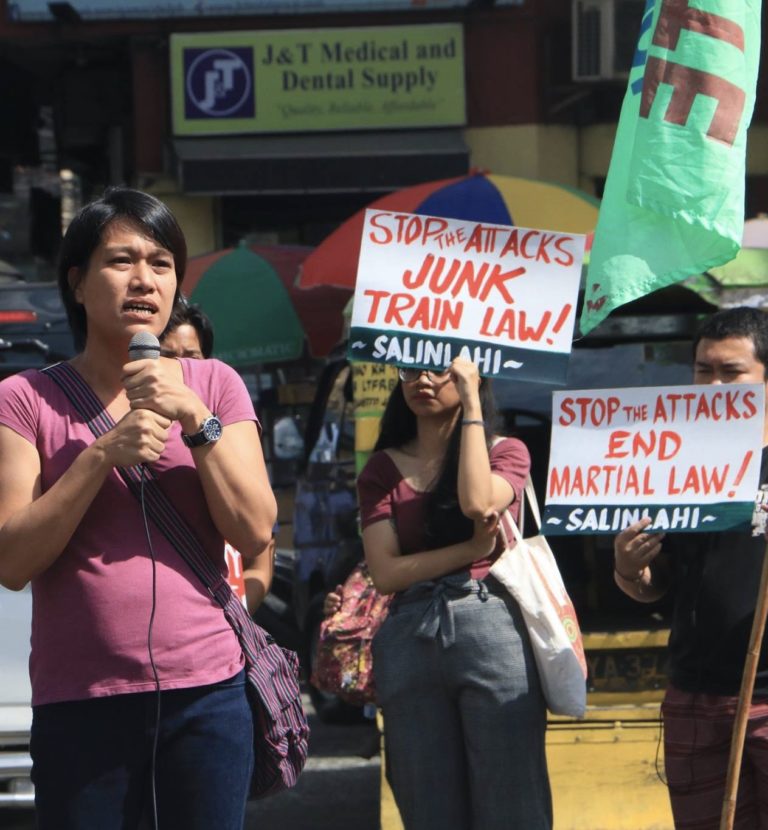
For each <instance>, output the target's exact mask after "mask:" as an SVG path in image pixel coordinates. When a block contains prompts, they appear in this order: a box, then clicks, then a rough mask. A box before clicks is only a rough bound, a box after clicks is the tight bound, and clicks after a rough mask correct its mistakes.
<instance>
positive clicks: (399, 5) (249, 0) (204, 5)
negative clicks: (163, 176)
mask: <svg viewBox="0 0 768 830" xmlns="http://www.w3.org/2000/svg"><path fill="white" fill-rule="evenodd" d="M470 2H471V0H418V2H414V0H291V2H290V3H287V2H286V0H238V2H232V0H205V2H200V0H173V2H163V1H162V0H133V2H130V0H72V2H70V3H67V4H66V5H67V6H69V7H70V10H71V11H70V12H69V13H70V14H74V15H78V16H79V17H81V18H82V19H83V20H123V19H135V20H140V19H150V18H154V19H158V18H171V17H211V16H214V15H215V16H217V17H221V16H232V17H236V16H242V15H248V14H251V15H252V14H308V13H310V12H311V13H316V12H374V11H424V10H425V9H451V8H462V7H464V6H467V5H469V3H470ZM522 3H523V0H496V5H497V6H520V5H522ZM49 5H50V4H49V3H48V2H47V0H17V2H9V3H8V19H9V20H18V21H46V20H53V19H54V14H53V13H52V12H51V10H50V8H49ZM59 5H65V4H59Z"/></svg>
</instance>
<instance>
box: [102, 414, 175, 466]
mask: <svg viewBox="0 0 768 830" xmlns="http://www.w3.org/2000/svg"><path fill="white" fill-rule="evenodd" d="M170 427H171V421H170V420H169V419H168V418H166V417H164V416H163V415H159V414H158V413H157V412H153V411H152V410H150V409H134V410H132V411H131V412H128V413H127V414H126V415H125V416H123V417H122V418H121V419H120V420H119V421H118V422H117V424H115V426H114V427H113V428H112V429H111V430H110V431H109V432H108V433H106V434H105V435H102V436H101V437H100V438H97V439H96V441H95V442H94V446H95V447H99V448H100V449H101V450H102V451H103V452H104V455H105V457H106V459H107V461H108V462H109V463H110V464H111V466H113V467H133V466H135V465H137V464H147V463H151V462H153V461H157V459H158V458H160V456H161V455H162V453H163V450H164V449H165V442H166V441H167V440H168V433H169V431H170Z"/></svg>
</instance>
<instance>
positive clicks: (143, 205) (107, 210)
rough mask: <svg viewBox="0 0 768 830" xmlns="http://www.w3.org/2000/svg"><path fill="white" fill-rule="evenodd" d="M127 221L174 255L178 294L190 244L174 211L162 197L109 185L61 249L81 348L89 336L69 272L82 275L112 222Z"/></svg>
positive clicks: (62, 283) (66, 294) (67, 302)
mask: <svg viewBox="0 0 768 830" xmlns="http://www.w3.org/2000/svg"><path fill="white" fill-rule="evenodd" d="M120 220H125V221H126V222H130V223H132V224H134V225H137V226H138V227H139V228H141V230H142V231H143V232H144V233H145V234H146V235H147V237H148V238H149V239H153V240H154V241H155V242H157V243H158V244H159V245H162V247H163V248H166V249H167V250H168V251H170V252H171V253H172V254H173V262H174V266H175V269H176V278H177V287H176V291H177V296H178V291H179V287H180V286H181V282H182V280H183V279H184V272H185V271H186V268H187V243H186V240H185V239H184V233H183V231H182V230H181V228H180V227H179V223H178V222H177V221H176V217H175V216H174V215H173V213H171V210H170V209H169V208H168V207H167V206H166V205H165V204H163V203H162V202H161V201H160V200H159V199H157V198H155V197H154V196H150V195H149V193H143V192H142V191H141V190H133V189H132V188H130V187H109V188H107V190H105V191H104V195H103V196H102V197H101V198H100V199H96V200H95V201H93V202H91V203H90V204H87V205H86V206H85V207H84V208H82V209H81V210H80V212H79V213H78V214H77V215H76V216H75V218H74V219H73V220H72V222H71V223H70V225H69V227H68V228H67V232H66V233H65V234H64V239H63V240H62V243H61V248H60V250H59V261H58V268H57V271H58V281H59V293H60V294H61V299H62V301H63V303H64V308H65V309H66V312H67V319H68V320H69V327H70V329H72V334H73V335H74V339H75V345H76V346H77V348H78V349H82V348H83V346H84V345H85V341H86V338H87V336H88V325H87V320H86V316H85V309H84V308H83V306H82V305H81V304H80V303H78V302H77V300H76V299H75V292H74V288H75V286H72V285H70V282H69V272H70V270H71V269H72V268H76V269H77V270H78V271H79V272H80V274H81V276H82V275H83V274H84V273H85V271H86V269H87V268H88V263H89V262H90V260H91V256H92V254H93V252H94V251H95V250H96V248H97V247H98V246H99V243H100V242H101V239H102V237H103V235H104V229H105V228H106V227H107V226H108V225H109V224H110V223H112V222H115V221H120Z"/></svg>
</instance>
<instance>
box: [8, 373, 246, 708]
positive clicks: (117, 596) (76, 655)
mask: <svg viewBox="0 0 768 830" xmlns="http://www.w3.org/2000/svg"><path fill="white" fill-rule="evenodd" d="M181 365H182V367H183V372H184V382H185V383H186V385H187V386H189V387H190V388H191V389H193V390H194V391H195V392H196V393H197V394H198V395H199V397H200V398H201V400H203V401H204V402H205V403H206V404H207V406H208V407H209V408H210V410H211V411H212V412H215V413H216V414H217V415H218V416H219V418H221V420H222V423H223V424H224V426H225V428H226V425H227V424H232V423H235V422H237V421H253V420H256V415H255V413H254V410H253V404H252V403H251V399H250V396H249V395H248V391H247V390H246V388H245V385H244V384H243V382H242V380H241V378H240V377H239V376H238V374H237V373H236V372H235V371H234V370H233V369H231V368H230V367H229V366H227V365H226V364H224V363H221V362H219V361H217V360H186V359H182V360H181ZM0 424H4V425H5V426H8V427H10V428H11V429H13V430H14V431H15V432H17V433H18V434H19V435H21V436H22V437H23V438H25V439H26V440H28V441H29V442H30V443H32V444H34V445H35V447H37V450H38V453H39V455H40V463H41V468H42V489H43V491H44V492H45V491H46V490H48V489H49V488H50V487H51V486H52V485H53V484H54V482H56V480H57V479H58V478H59V477H60V476H61V475H62V474H63V473H64V472H65V471H66V470H67V469H68V468H69V466H70V465H71V463H72V462H73V461H74V459H75V458H76V457H77V455H78V454H79V453H80V452H81V451H82V450H83V449H84V448H85V447H86V446H88V445H90V444H92V443H93V441H94V440H95V439H94V438H93V435H92V434H91V431H90V430H89V428H88V427H87V425H86V424H85V423H83V422H82V420H81V418H80V416H79V415H78V414H77V413H76V412H75V411H74V409H73V407H72V405H71V404H70V403H69V400H68V399H67V397H66V396H65V395H64V393H63V392H62V391H61V390H60V389H59V387H58V386H57V385H56V384H55V383H54V381H53V380H51V379H50V378H48V377H47V376H46V375H44V374H42V373H40V372H38V371H37V370H31V371H26V372H22V373H21V374H18V375H14V376H12V377H9V378H6V379H5V380H4V381H3V382H2V383H0ZM152 468H153V470H154V471H155V473H156V474H157V476H158V479H159V481H160V485H161V487H162V488H163V490H164V491H165V493H166V495H168V496H169V498H170V499H171V500H172V501H173V503H174V505H175V506H176V508H177V509H178V510H179V512H180V513H181V514H182V515H183V516H184V518H185V519H186V520H187V522H188V523H189V525H190V526H191V527H192V529H193V530H194V532H195V534H196V535H197V538H198V539H199V541H200V542H201V544H202V546H203V547H204V548H205V550H206V551H207V552H208V553H209V555H211V556H212V557H213V558H214V560H215V559H216V558H218V560H219V562H220V563H221V565H220V568H221V573H222V576H224V577H226V564H225V559H224V539H223V538H222V536H221V534H220V533H219V532H218V530H217V529H216V527H215V526H214V524H213V520H212V519H211V516H210V513H209V511H208V506H207V503H206V501H205V496H204V494H203V490H202V486H201V484H200V479H199V477H198V475H197V472H196V470H195V465H194V461H193V459H192V454H191V452H190V450H189V449H188V448H187V447H185V446H184V443H183V442H182V440H181V427H180V425H179V424H178V422H176V423H174V424H173V425H172V427H171V433H170V437H169V440H168V443H167V444H166V447H165V451H164V452H163V455H162V456H161V457H160V459H159V460H158V461H157V462H156V463H154V464H153V465H152ZM150 529H151V538H152V545H153V547H154V550H155V556H156V559H157V608H156V612H155V621H154V627H153V634H152V643H153V653H154V660H155V665H156V666H157V670H158V674H159V677H160V685H161V687H162V688H163V689H175V688H188V687H191V686H200V685H206V684H210V683H216V682H219V681H221V680H225V679H226V678H228V677H231V676H233V675H234V674H236V673H237V672H238V670H239V669H240V668H241V666H242V664H243V660H242V653H241V650H240V646H239V643H238V641H237V638H236V637H235V634H234V632H233V631H232V629H231V627H230V626H229V624H228V623H227V621H226V620H225V618H224V615H223V613H222V611H221V609H220V607H219V606H218V605H217V604H216V603H215V602H214V600H213V599H212V598H211V597H210V596H209V595H208V593H207V591H206V590H205V588H203V586H202V584H200V583H199V581H198V579H197V577H196V576H195V575H194V574H193V573H192V571H191V570H190V569H189V568H188V567H187V565H186V564H185V562H184V561H183V560H182V559H181V557H180V556H179V554H178V553H177V552H176V551H175V550H174V549H173V547H172V546H171V544H170V542H168V540H167V539H166V538H165V536H164V535H163V534H162V533H160V532H159V531H158V530H157V529H156V528H155V527H154V525H152V524H150ZM32 595H33V612H32V656H31V658H30V675H31V679H32V703H33V704H34V705H38V704H43V703H54V702H57V701H65V700H82V699H84V698H91V697H101V696H105V695H115V694H121V693H124V692H142V691H149V690H151V689H154V687H155V684H154V679H153V676H152V669H151V665H150V661H149V656H148V653H147V629H148V625H149V617H150V611H151V602H152V565H151V559H150V552H149V548H148V544H147V539H146V536H145V532H144V525H143V521H142V516H141V508H140V505H139V502H138V500H137V499H136V498H135V497H134V496H133V495H132V494H131V493H130V491H129V490H128V488H127V487H126V485H125V484H124V483H123V481H122V479H121V478H120V476H119V474H118V473H117V471H115V470H113V471H112V472H111V473H110V474H109V476H108V477H107V479H106V481H105V482H104V485H103V486H102V488H101V490H100V491H99V493H98V494H97V496H96V498H95V499H94V500H93V502H92V503H91V506H90V507H89V509H88V511H87V512H86V514H85V516H84V517H83V520H82V521H81V523H80V525H79V526H78V528H77V530H76V531H75V533H74V534H73V536H72V538H71V540H70V542H69V544H68V545H67V547H66V548H65V550H64V551H63V553H62V554H61V556H59V558H58V559H57V560H56V562H54V564H53V565H51V567H49V568H48V569H47V570H46V571H45V572H44V573H42V574H40V576H38V577H36V578H35V579H34V580H32Z"/></svg>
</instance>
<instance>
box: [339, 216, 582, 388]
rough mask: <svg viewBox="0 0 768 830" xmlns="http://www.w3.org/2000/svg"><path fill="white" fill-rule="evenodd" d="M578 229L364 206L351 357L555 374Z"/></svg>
mask: <svg viewBox="0 0 768 830" xmlns="http://www.w3.org/2000/svg"><path fill="white" fill-rule="evenodd" d="M584 245H585V237H584V236H583V235H580V234H568V233H558V232H555V231H547V230H534V229H531V228H515V227H511V226H507V225H493V224H489V223H486V222H474V221H470V220H458V219H443V218H439V217H436V216H421V215H416V214H411V213H398V212H394V211H386V210H376V209H370V208H369V209H368V210H367V211H366V217H365V226H364V229H363V240H362V247H361V251H360V260H359V264H358V271H357V282H356V284H355V298H354V306H353V312H352V325H351V331H350V338H349V357H350V359H351V360H369V361H374V362H378V363H393V364H396V365H399V366H413V367H417V368H422V369H430V368H439V369H442V368H445V367H446V366H448V364H450V362H451V360H452V359H453V358H454V357H456V356H458V355H459V354H461V355H462V356H464V357H467V358H469V359H470V360H473V361H474V362H475V363H476V364H477V365H478V368H479V369H480V373H481V374H482V375H486V376H491V377H508V378H515V379H518V380H539V381H546V382H549V383H561V384H562V383H564V382H565V377H566V372H567V368H568V356H569V354H570V351H571V340H572V336H573V326H574V319H575V309H576V300H577V297H578V290H579V281H580V279H581V262H582V259H583V257H584Z"/></svg>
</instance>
